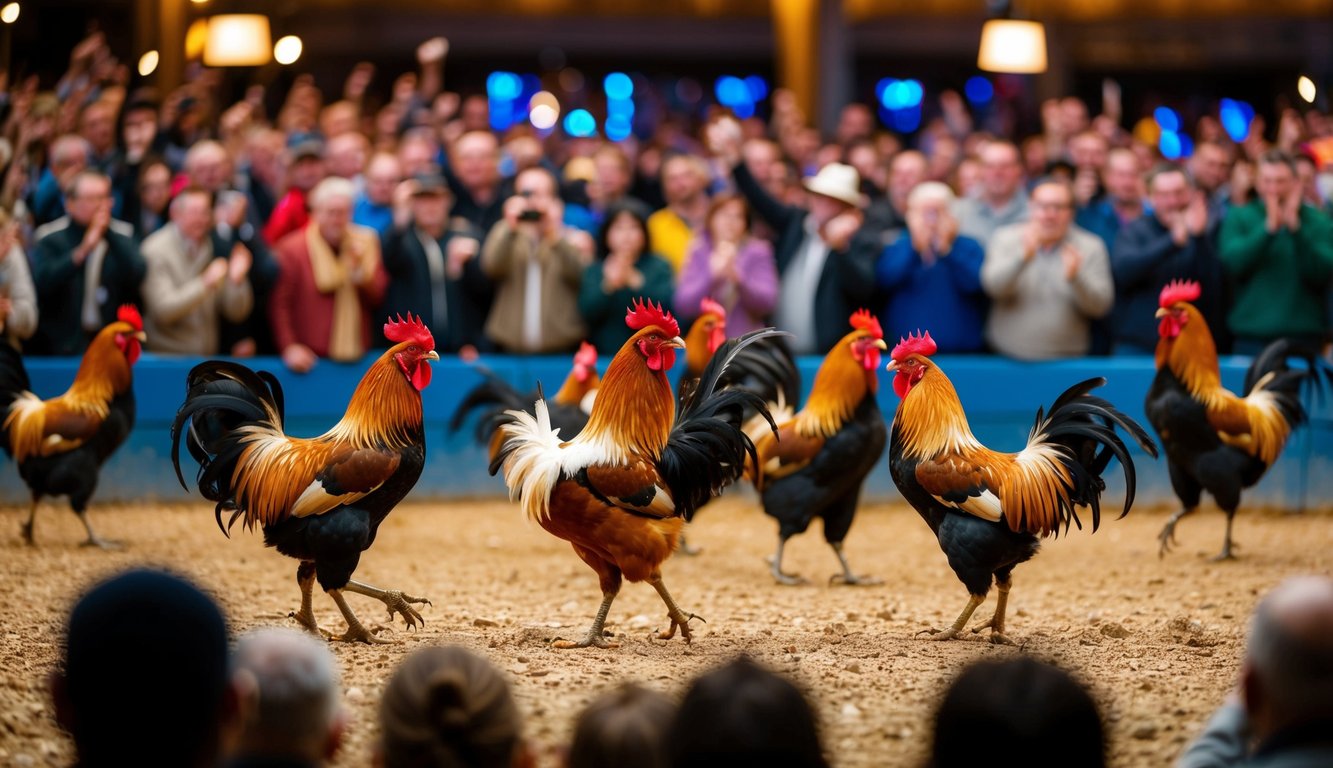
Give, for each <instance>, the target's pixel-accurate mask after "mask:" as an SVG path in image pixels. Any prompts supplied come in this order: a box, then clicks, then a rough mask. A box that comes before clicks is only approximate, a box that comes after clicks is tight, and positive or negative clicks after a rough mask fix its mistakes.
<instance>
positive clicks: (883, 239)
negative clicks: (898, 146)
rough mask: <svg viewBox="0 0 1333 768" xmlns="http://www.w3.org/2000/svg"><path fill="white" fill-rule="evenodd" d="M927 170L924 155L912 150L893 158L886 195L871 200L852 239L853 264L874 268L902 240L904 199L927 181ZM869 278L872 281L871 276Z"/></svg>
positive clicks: (905, 200)
mask: <svg viewBox="0 0 1333 768" xmlns="http://www.w3.org/2000/svg"><path fill="white" fill-rule="evenodd" d="M926 171H927V160H926V156H925V155H923V154H921V153H920V152H917V151H916V150H914V149H909V150H904V151H902V152H899V153H898V154H896V155H894V156H893V160H892V161H891V162H890V164H889V174H888V186H887V192H886V195H885V196H884V197H881V198H878V199H874V200H871V201H870V204H869V205H868V206H867V207H866V212H865V221H864V223H863V224H862V225H861V228H860V229H858V230H857V231H856V234H855V235H853V236H852V241H851V246H850V251H849V255H850V256H851V258H852V260H853V263H857V264H862V263H864V264H870V265H873V264H874V263H875V262H877V261H878V260H879V256H880V254H881V253H883V252H884V249H885V248H888V247H889V246H891V245H893V244H894V243H896V242H898V239H899V238H900V237H902V235H903V233H904V232H905V231H906V229H907V218H906V217H907V198H908V196H909V195H911V194H912V190H913V189H915V188H916V186H917V185H918V184H920V183H921V182H923V181H925V180H926ZM872 270H873V266H872ZM868 277H869V278H870V279H873V275H869V276H868Z"/></svg>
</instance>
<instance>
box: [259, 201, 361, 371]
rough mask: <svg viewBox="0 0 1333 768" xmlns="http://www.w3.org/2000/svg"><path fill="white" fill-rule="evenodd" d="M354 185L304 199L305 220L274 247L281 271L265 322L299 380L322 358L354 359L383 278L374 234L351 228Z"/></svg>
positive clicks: (286, 363)
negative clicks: (307, 208) (306, 204)
mask: <svg viewBox="0 0 1333 768" xmlns="http://www.w3.org/2000/svg"><path fill="white" fill-rule="evenodd" d="M354 194H355V192H354V189H353V187H352V182H350V181H348V180H346V179H338V178H332V179H325V180H324V181H322V182H320V183H319V185H318V186H316V187H315V188H314V189H313V190H311V192H310V203H311V218H310V223H309V224H307V225H306V226H305V228H304V229H300V230H298V231H296V232H293V233H291V234H290V235H288V236H287V237H285V238H283V239H282V240H281V241H280V242H279V243H278V245H277V249H276V250H277V257H278V263H279V265H280V267H281V271H280V273H279V276H278V282H277V284H275V285H274V287H273V295H272V296H271V297H270V299H269V308H268V309H269V321H270V323H271V324H272V326H273V338H274V341H276V342H277V345H278V349H279V350H280V352H281V354H282V362H283V363H284V364H285V365H286V366H287V367H288V368H290V369H291V370H293V371H295V372H297V373H305V372H306V371H308V370H310V369H311V368H312V367H314V365H315V361H316V359H317V358H320V357H327V358H329V359H331V360H336V361H338V362H352V361H355V360H358V359H360V357H361V356H362V355H363V354H365V352H366V350H367V348H368V347H369V345H370V320H371V314H372V312H374V310H376V309H378V307H379V306H380V304H381V303H382V302H383V300H384V290H385V287H386V285H387V283H388V276H387V275H386V274H385V272H384V265H383V264H382V263H381V261H380V241H379V237H378V236H376V234H375V231H374V230H372V229H367V228H366V227H362V226H358V225H356V224H353V223H352V198H353V196H354Z"/></svg>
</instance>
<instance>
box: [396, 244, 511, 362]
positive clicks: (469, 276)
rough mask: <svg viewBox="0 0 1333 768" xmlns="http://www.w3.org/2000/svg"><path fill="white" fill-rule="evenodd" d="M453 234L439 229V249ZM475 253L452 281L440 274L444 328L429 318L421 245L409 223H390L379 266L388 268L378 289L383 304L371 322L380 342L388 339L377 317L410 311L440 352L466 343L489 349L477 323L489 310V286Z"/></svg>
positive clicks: (444, 248) (427, 271)
mask: <svg viewBox="0 0 1333 768" xmlns="http://www.w3.org/2000/svg"><path fill="white" fill-rule="evenodd" d="M454 236H455V235H454V233H452V232H448V233H445V236H444V239H443V240H441V241H440V253H441V254H442V255H445V254H448V252H449V241H450V240H451V239H453V237H454ZM479 259H480V255H478V258H473V259H469V260H468V262H467V264H466V265H464V267H463V273H462V275H461V276H460V277H459V278H458V279H457V280H450V279H448V278H446V279H445V283H444V288H445V301H446V304H447V307H446V316H447V318H448V320H447V322H446V323H445V325H444V327H443V328H441V327H439V324H438V323H436V322H435V314H434V308H433V300H432V298H431V276H430V265H429V263H428V262H427V261H426V249H425V248H424V247H422V245H421V240H420V239H419V238H418V237H417V230H416V228H415V227H411V226H409V227H407V228H395V229H393V230H391V231H390V232H389V234H388V236H387V237H386V238H385V240H384V270H385V271H386V272H388V273H389V287H388V289H387V290H386V291H385V292H384V304H383V305H382V306H381V307H380V312H379V314H380V315H382V316H383V317H377V318H376V321H377V322H376V323H375V324H374V325H375V332H376V337H377V339H378V343H379V345H380V346H381V347H390V346H392V343H391V342H390V341H389V340H388V339H385V338H384V327H383V323H382V322H379V321H380V320H382V319H383V318H384V317H388V316H390V315H392V316H397V315H398V314H399V313H402V314H403V315H406V314H407V313H408V312H411V313H413V314H416V315H420V316H421V318H422V321H423V322H425V323H426V325H427V327H429V328H430V329H431V333H432V334H433V335H434V336H435V348H436V350H438V351H440V352H457V351H458V350H459V348H460V347H462V346H464V345H467V344H471V345H472V346H474V347H476V348H477V349H478V350H479V351H483V352H484V351H489V350H491V349H493V348H494V345H492V344H491V343H490V341H489V340H488V339H487V338H486V335H485V333H484V332H483V330H482V329H483V327H484V326H485V324H486V316H487V315H488V314H489V313H490V309H491V297H492V294H493V291H494V289H493V287H492V285H491V281H490V278H488V277H486V275H485V273H483V272H482V271H481V265H480V264H479Z"/></svg>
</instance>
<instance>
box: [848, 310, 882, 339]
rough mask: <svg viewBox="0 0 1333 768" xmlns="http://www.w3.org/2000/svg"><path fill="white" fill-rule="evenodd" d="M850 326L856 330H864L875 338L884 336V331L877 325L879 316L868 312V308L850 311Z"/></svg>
mask: <svg viewBox="0 0 1333 768" xmlns="http://www.w3.org/2000/svg"><path fill="white" fill-rule="evenodd" d="M851 323H852V327H853V328H855V329H856V330H858V331H866V332H868V333H869V334H870V335H871V336H874V337H875V338H877V339H882V338H884V331H883V329H881V328H880V327H879V318H877V317H875V316H874V315H872V314H870V310H867V309H858V310H856V312H854V313H852V320H851Z"/></svg>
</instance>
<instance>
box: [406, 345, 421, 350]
mask: <svg viewBox="0 0 1333 768" xmlns="http://www.w3.org/2000/svg"><path fill="white" fill-rule="evenodd" d="M407 351H408V352H420V351H421V350H419V349H417V345H416V344H413V345H412V346H410V347H408V348H407Z"/></svg>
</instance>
